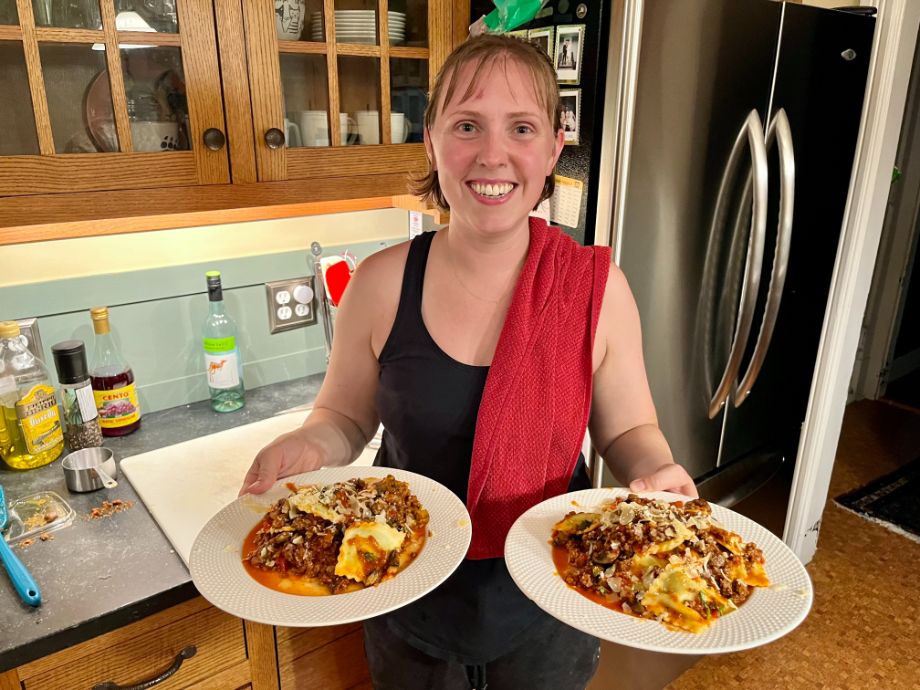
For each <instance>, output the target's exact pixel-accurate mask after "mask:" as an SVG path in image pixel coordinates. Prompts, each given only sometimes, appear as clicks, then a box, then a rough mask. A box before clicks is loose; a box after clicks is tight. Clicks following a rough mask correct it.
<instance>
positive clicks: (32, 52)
mask: <svg viewBox="0 0 920 690" xmlns="http://www.w3.org/2000/svg"><path fill="white" fill-rule="evenodd" d="M16 8H17V10H18V11H19V26H20V27H21V28H22V49H23V52H25V56H26V72H27V74H28V75H29V91H30V92H31V94H32V110H33V113H34V114H35V132H36V135H37V136H38V150H39V151H40V152H41V155H43V156H53V155H54V137H53V136H52V134H51V115H50V114H49V113H48V98H47V96H46V94H45V75H44V74H43V73H42V60H41V55H40V54H39V52H38V41H37V40H36V38H35V16H34V15H33V14H32V0H16Z"/></svg>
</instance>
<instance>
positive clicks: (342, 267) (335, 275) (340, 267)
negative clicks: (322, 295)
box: [325, 261, 351, 307]
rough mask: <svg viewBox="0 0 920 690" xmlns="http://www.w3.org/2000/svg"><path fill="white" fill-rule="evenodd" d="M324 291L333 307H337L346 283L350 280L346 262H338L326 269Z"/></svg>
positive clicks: (349, 269)
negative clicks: (327, 293) (326, 292)
mask: <svg viewBox="0 0 920 690" xmlns="http://www.w3.org/2000/svg"><path fill="white" fill-rule="evenodd" d="M325 278H326V290H327V291H328V292H329V300H330V301H331V302H332V304H333V306H336V307H337V306H339V302H341V301H342V295H343V294H344V292H345V288H346V287H348V281H350V280H351V267H350V266H349V265H348V262H347V261H338V262H336V263H334V264H332V265H331V266H329V268H327V269H326V273H325Z"/></svg>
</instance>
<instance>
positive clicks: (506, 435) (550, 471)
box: [466, 218, 610, 559]
mask: <svg viewBox="0 0 920 690" xmlns="http://www.w3.org/2000/svg"><path fill="white" fill-rule="evenodd" d="M609 270H610V249H609V248H608V247H596V246H591V247H583V246H581V245H580V244H578V243H577V242H575V240H573V239H571V238H570V237H569V236H568V235H565V234H563V233H562V231H561V230H559V229H558V228H555V227H548V226H547V225H546V222H545V221H543V220H542V219H539V218H531V219H530V248H529V249H528V252H527V258H526V260H525V261H524V267H523V269H522V270H521V276H520V278H519V279H518V283H517V287H516V288H515V292H514V296H513V297H512V300H511V306H510V307H509V308H508V316H507V317H506V319H505V325H504V328H503V329H502V332H501V335H500V336H499V340H498V346H497V347H496V349H495V356H494V357H493V358H492V364H491V366H490V367H489V374H488V377H487V379H486V387H485V390H484V392H483V395H482V403H481V404H480V406H479V414H478V417H477V419H476V436H475V438H474V439H473V460H472V467H471V469H470V480H469V488H468V492H467V499H466V501H467V508H468V509H469V512H470V517H471V519H472V522H473V540H472V543H471V544H470V549H469V551H468V552H467V557H468V558H473V559H481V558H498V557H501V556H502V555H503V554H504V546H505V537H507V535H508V530H510V529H511V525H513V524H514V521H515V520H517V518H518V517H520V516H521V515H522V514H523V513H524V512H526V511H527V510H528V509H530V508H531V507H533V506H535V505H536V504H537V503H540V502H541V501H543V500H545V499H547V498H551V497H553V496H558V495H560V494H562V493H565V491H566V490H567V489H568V486H569V482H570V480H571V477H572V471H573V470H574V469H575V463H576V462H577V461H578V456H579V454H580V452H581V443H582V439H583V438H584V435H585V430H586V429H587V426H588V415H589V412H590V406H591V382H592V368H593V367H592V361H591V355H592V347H593V344H594V334H595V331H596V330H597V320H598V317H599V316H600V309H601V302H602V300H603V296H604V287H605V285H606V284H607V274H608V272H609ZM548 537H549V535H547V538H548Z"/></svg>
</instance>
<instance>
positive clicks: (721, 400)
mask: <svg viewBox="0 0 920 690" xmlns="http://www.w3.org/2000/svg"><path fill="white" fill-rule="evenodd" d="M745 141H747V144H748V148H749V149H750V152H751V169H752V179H753V184H754V199H753V207H752V210H751V232H750V236H749V240H748V248H747V255H746V258H745V262H744V281H743V283H742V287H741V297H740V299H739V310H738V320H737V322H736V326H735V336H734V339H733V340H732V346H731V350H730V351H729V355H728V361H727V362H726V364H725V369H724V371H723V372H722V378H721V380H720V381H719V384H718V385H717V386H716V388H715V392H714V393H713V395H712V399H711V400H710V402H709V418H710V419H714V418H715V417H716V416H717V415H718V414H719V412H720V410H721V409H722V406H723V405H724V404H725V401H726V400H727V399H728V397H729V395H730V394H731V390H732V384H733V382H734V381H735V379H736V377H737V376H738V370H739V369H740V368H741V358H742V356H743V355H744V351H745V348H746V347H747V341H748V337H749V336H750V333H751V323H752V322H753V320H754V307H755V306H756V302H757V291H758V289H759V287H760V270H761V265H762V263H763V245H764V239H765V235H766V228H767V175H768V168H767V147H766V137H765V136H764V131H763V123H762V122H761V120H760V115H759V114H758V113H757V110H756V109H755V110H751V112H750V113H749V114H748V116H747V118H745V120H744V124H743V125H742V126H741V130H740V131H739V132H738V136H737V137H736V138H735V143H734V145H733V146H732V150H731V154H730V155H729V157H728V163H726V165H725V171H724V172H723V173H722V181H721V183H720V184H719V194H718V197H717V198H716V208H715V211H714V213H713V215H712V227H711V228H710V231H709V233H710V237H714V236H716V235H717V234H718V231H719V228H720V227H721V225H722V224H723V223H724V222H725V214H726V213H727V204H728V202H729V189H730V188H731V185H732V180H733V179H734V177H735V173H736V171H737V168H738V165H739V164H740V162H741V154H742V151H743V150H744V143H745Z"/></svg>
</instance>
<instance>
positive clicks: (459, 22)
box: [444, 0, 471, 57]
mask: <svg viewBox="0 0 920 690" xmlns="http://www.w3.org/2000/svg"><path fill="white" fill-rule="evenodd" d="M444 1H445V2H449V3H451V6H450V7H449V8H448V10H449V11H450V12H452V14H453V21H451V22H450V23H449V24H448V26H451V27H452V29H453V30H452V31H451V37H450V38H451V41H450V48H451V50H453V49H454V48H456V47H457V46H458V45H460V44H461V43H463V42H464V41H465V40H466V39H467V37H468V36H469V35H470V23H471V22H470V0H444ZM448 52H449V51H448ZM445 57H446V55H445Z"/></svg>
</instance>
